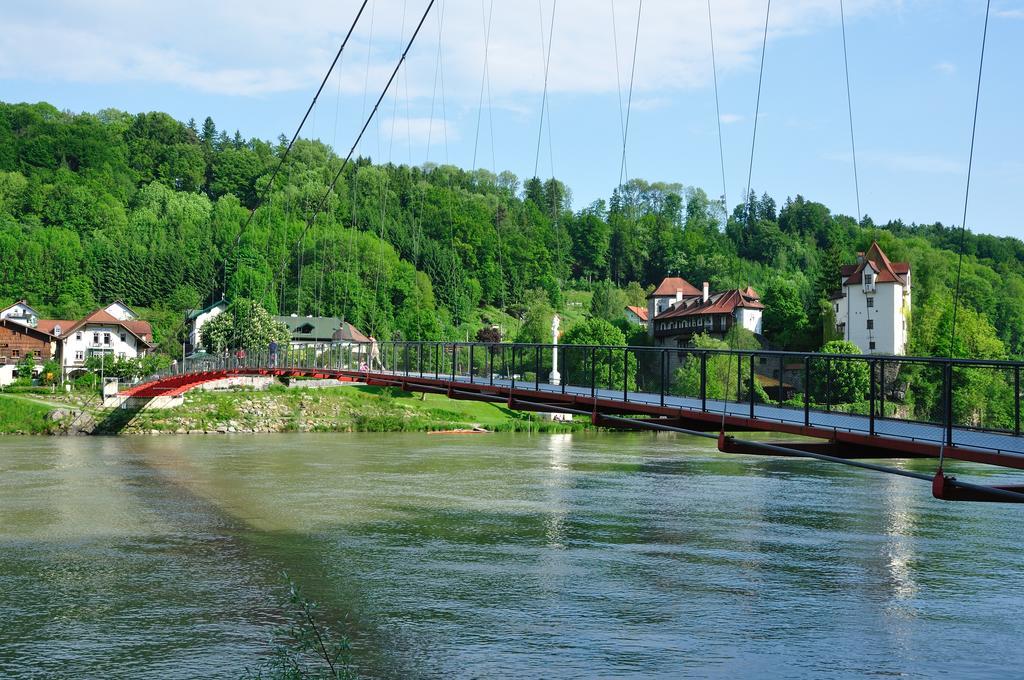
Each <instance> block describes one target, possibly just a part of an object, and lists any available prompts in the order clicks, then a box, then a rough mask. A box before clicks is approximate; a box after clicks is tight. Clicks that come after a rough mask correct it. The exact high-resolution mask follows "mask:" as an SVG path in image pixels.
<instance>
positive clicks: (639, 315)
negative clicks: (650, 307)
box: [623, 305, 647, 326]
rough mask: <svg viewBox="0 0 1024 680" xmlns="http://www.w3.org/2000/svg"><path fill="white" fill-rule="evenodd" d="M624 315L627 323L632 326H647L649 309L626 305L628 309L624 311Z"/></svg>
mask: <svg viewBox="0 0 1024 680" xmlns="http://www.w3.org/2000/svg"><path fill="white" fill-rule="evenodd" d="M623 314H624V315H625V316H626V321H628V322H630V323H632V324H636V325H637V326H646V325H647V309H646V308H644V307H635V306H633V305H626V308H625V309H624V310H623Z"/></svg>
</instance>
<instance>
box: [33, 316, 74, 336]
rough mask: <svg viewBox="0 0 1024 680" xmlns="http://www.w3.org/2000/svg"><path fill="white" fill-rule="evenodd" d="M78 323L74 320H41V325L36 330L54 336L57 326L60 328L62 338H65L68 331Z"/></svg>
mask: <svg viewBox="0 0 1024 680" xmlns="http://www.w3.org/2000/svg"><path fill="white" fill-rule="evenodd" d="M76 323H78V322H77V321H75V320H73V319H40V320H39V323H37V324H36V328H37V329H39V330H41V331H43V332H44V333H49V334H50V335H53V334H54V333H53V331H54V329H55V328H56V327H57V326H60V337H63V336H64V334H65V333H67V332H68V329H69V328H71V327H72V326H74V325H75V324H76Z"/></svg>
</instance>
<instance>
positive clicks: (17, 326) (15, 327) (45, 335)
mask: <svg viewBox="0 0 1024 680" xmlns="http://www.w3.org/2000/svg"><path fill="white" fill-rule="evenodd" d="M0 326H3V327H4V328H9V329H11V330H12V331H18V332H19V333H25V334H26V335H39V336H42V339H43V340H54V339H55V338H54V337H53V333H50V332H49V331H46V330H43V329H41V328H39V326H38V325H37V326H36V327H35V328H33V327H32V326H26V325H25V324H23V323H19V322H18V321H12V320H11V319H6V318H4V319H0Z"/></svg>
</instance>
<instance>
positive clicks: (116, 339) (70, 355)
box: [36, 301, 154, 375]
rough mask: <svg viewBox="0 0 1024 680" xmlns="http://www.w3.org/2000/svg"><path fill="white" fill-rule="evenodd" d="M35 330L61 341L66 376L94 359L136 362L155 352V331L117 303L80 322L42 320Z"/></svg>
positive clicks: (91, 313)
mask: <svg viewBox="0 0 1024 680" xmlns="http://www.w3.org/2000/svg"><path fill="white" fill-rule="evenodd" d="M36 327H37V328H39V329H40V330H42V331H45V332H47V333H50V334H52V335H54V336H56V337H58V338H60V340H61V342H62V343H63V351H62V352H61V359H62V360H61V363H62V367H63V370H64V374H65V375H71V374H73V373H75V372H77V371H80V370H82V369H83V368H84V367H85V362H86V360H88V359H89V357H91V356H99V355H101V354H102V355H106V356H107V357H108V358H109V359H135V358H137V357H141V356H144V355H146V354H147V353H149V351H150V350H151V349H153V346H154V343H153V329H152V328H151V327H150V325H149V322H148V321H143V320H142V319H139V317H138V315H137V314H136V313H135V312H134V311H132V310H131V309H130V308H129V307H128V306H127V305H125V304H124V303H122V302H120V301H118V302H114V303H111V304H109V305H107V306H106V307H102V308H100V309H97V310H94V311H93V312H90V313H89V314H87V315H86V316H85V318H82V319H79V320H72V319H40V320H39V322H38V323H37V324H36Z"/></svg>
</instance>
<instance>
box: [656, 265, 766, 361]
mask: <svg viewBox="0 0 1024 680" xmlns="http://www.w3.org/2000/svg"><path fill="white" fill-rule="evenodd" d="M680 280H681V279H680ZM666 281H670V279H665V281H663V282H662V285H661V286H658V290H655V292H654V293H653V294H652V295H654V294H657V293H658V291H659V290H661V289H662V288H663V287H664V286H665V285H666V284H665V282H666ZM684 283H685V281H684ZM671 285H675V286H678V284H671ZM687 285H689V284H687ZM690 288H693V286H690ZM677 290H679V289H678V288H677ZM683 290H685V289H683ZM693 290H694V291H696V288H693ZM763 311H764V305H763V304H761V298H760V296H759V295H758V294H757V292H756V291H755V290H754V289H753V288H751V287H749V286H748V287H747V289H746V290H742V289H739V288H737V289H734V290H727V291H723V292H720V293H712V292H710V290H709V286H708V283H707V281H705V282H704V285H703V290H702V291H699V292H697V294H696V295H686V294H685V293H683V292H681V291H680V292H677V293H676V299H675V300H673V301H671V302H670V303H669V304H668V306H666V307H665V308H664V309H663V311H660V312H659V313H658V314H657V315H656V316H655V317H654V318H653V319H650V320H649V321H648V324H647V329H648V334H649V335H650V336H651V337H653V338H654V339H655V344H658V345H677V346H684V345H686V344H688V343H689V342H690V340H691V339H693V336H695V335H700V334H701V333H706V334H708V335H711V336H715V337H718V338H722V337H725V335H726V333H728V332H729V329H731V328H732V327H733V326H740V327H742V328H745V329H747V330H748V331H750V332H751V333H754V334H756V335H760V334H761V331H762V327H761V314H762V312H763Z"/></svg>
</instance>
